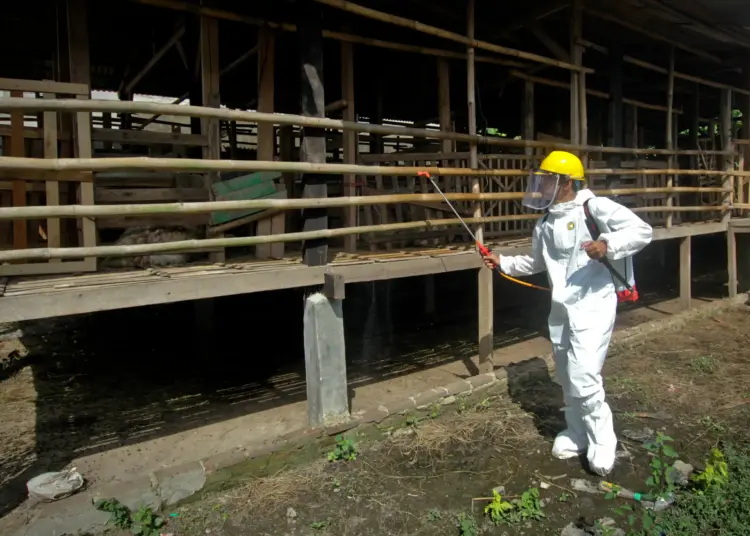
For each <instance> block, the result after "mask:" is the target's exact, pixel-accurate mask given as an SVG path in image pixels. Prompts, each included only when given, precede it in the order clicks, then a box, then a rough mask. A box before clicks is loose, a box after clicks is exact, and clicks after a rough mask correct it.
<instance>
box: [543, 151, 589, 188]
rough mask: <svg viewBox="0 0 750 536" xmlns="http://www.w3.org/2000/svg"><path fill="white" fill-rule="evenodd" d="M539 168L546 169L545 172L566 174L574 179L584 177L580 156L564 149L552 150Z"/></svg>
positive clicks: (578, 179) (580, 179)
mask: <svg viewBox="0 0 750 536" xmlns="http://www.w3.org/2000/svg"><path fill="white" fill-rule="evenodd" d="M539 170H540V171H546V172H547V173H557V174H559V175H567V176H568V177H570V178H571V179H573V180H576V181H582V180H583V179H584V171H583V164H582V163H581V160H580V158H578V157H577V156H576V155H574V154H573V153H568V152H565V151H552V152H551V153H550V154H548V155H547V158H545V159H544V161H543V162H542V164H541V165H540V166H539Z"/></svg>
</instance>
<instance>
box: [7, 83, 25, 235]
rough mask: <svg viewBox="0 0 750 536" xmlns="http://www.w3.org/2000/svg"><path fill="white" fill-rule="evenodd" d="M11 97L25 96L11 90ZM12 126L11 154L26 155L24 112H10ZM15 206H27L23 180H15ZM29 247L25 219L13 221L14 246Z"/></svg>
mask: <svg viewBox="0 0 750 536" xmlns="http://www.w3.org/2000/svg"><path fill="white" fill-rule="evenodd" d="M10 96H11V97H23V93H22V92H21V91H17V90H16V91H11V92H10ZM10 127H11V130H12V132H13V134H12V135H11V137H10V156H20V157H23V156H26V147H25V140H24V137H23V112H21V111H13V112H11V113H10ZM13 206H14V207H25V206H26V185H25V184H24V182H23V181H22V180H14V181H13ZM27 247H29V237H28V228H27V225H26V222H25V221H22V220H15V221H14V222H13V248H14V249H25V248H27Z"/></svg>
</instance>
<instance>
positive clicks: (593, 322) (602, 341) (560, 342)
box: [500, 189, 652, 476]
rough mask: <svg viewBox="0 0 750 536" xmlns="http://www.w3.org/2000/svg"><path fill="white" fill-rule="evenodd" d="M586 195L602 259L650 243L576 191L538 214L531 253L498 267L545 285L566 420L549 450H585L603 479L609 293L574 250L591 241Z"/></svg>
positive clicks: (609, 205) (613, 210)
mask: <svg viewBox="0 0 750 536" xmlns="http://www.w3.org/2000/svg"><path fill="white" fill-rule="evenodd" d="M587 199H592V201H590V202H589V204H588V207H589V211H590V212H591V215H592V216H593V218H594V220H595V221H596V223H597V225H598V227H599V230H600V231H601V235H600V236H599V240H602V241H605V242H607V254H606V256H607V258H608V259H610V260H617V259H622V258H625V257H628V256H631V255H634V254H635V253H637V252H639V251H640V250H642V249H643V248H644V247H646V246H647V245H648V244H649V242H651V235H652V229H651V226H649V225H648V224H647V223H645V222H644V221H643V220H641V219H640V218H639V217H638V216H636V215H635V214H634V213H633V212H632V211H631V210H629V209H628V208H626V207H624V206H622V205H620V204H618V203H616V202H614V201H612V200H610V199H607V198H605V197H595V196H594V194H593V193H592V192H591V190H588V189H584V190H581V191H580V192H578V194H577V196H576V198H575V199H574V200H573V201H568V202H565V203H558V204H556V205H552V206H551V207H550V208H549V214H548V216H547V218H546V220H545V219H544V218H540V219H539V221H538V222H537V225H536V226H535V228H534V231H533V235H532V240H531V255H517V256H512V257H505V256H502V257H501V258H500V268H501V270H502V271H503V272H505V273H506V274H508V275H510V276H516V277H519V276H527V275H531V274H535V273H538V272H542V271H544V270H545V269H546V270H547V276H548V278H549V282H550V287H551V289H552V306H551V310H550V314H549V331H550V340H551V341H552V350H553V352H554V358H555V368H556V377H557V381H558V382H559V383H560V384H561V386H562V389H563V397H564V400H565V408H564V412H565V421H566V424H567V429H566V430H565V431H563V432H561V433H560V434H559V435H558V436H557V438H556V439H555V443H554V445H553V447H552V454H553V455H554V456H556V457H558V458H561V459H566V458H571V457H574V456H578V455H579V454H581V453H583V452H587V457H588V461H589V466H590V468H591V470H592V471H594V472H596V473H597V474H600V475H602V476H603V475H605V474H607V473H608V472H609V471H610V470H611V469H612V467H613V466H614V462H615V454H616V449H617V438H616V436H615V432H614V428H613V423H612V411H611V410H610V408H609V405H608V404H607V403H606V402H605V400H604V384H603V382H602V376H601V372H602V366H603V365H604V359H605V357H606V356H607V347H608V346H609V341H610V338H611V336H612V329H613V327H614V323H615V314H616V312H617V296H616V293H615V285H614V283H613V280H612V275H611V274H610V273H609V271H608V270H607V268H606V267H605V266H604V265H603V264H602V263H601V262H599V261H595V260H593V259H591V258H590V257H589V256H588V254H587V253H586V251H585V250H584V249H583V248H582V247H581V244H583V243H584V242H586V241H589V240H591V235H590V233H589V231H588V228H587V227H586V218H585V215H584V210H583V203H584V201H586V200H587Z"/></svg>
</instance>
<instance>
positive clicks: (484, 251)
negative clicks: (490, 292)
mask: <svg viewBox="0 0 750 536" xmlns="http://www.w3.org/2000/svg"><path fill="white" fill-rule="evenodd" d="M417 176H419V177H425V178H426V179H429V181H430V182H431V183H432V186H433V187H434V188H435V191H436V192H437V193H439V194H440V195H441V196H442V197H443V199H444V200H445V202H446V203H447V204H448V206H449V207H450V209H451V210H452V211H453V213H454V214H455V215H456V217H457V218H458V220H459V221H460V222H461V225H463V226H464V229H466V232H467V233H469V236H470V237H471V238H472V240H474V243H475V244H476V245H477V249H478V250H479V253H480V254H481V255H482V256H483V257H487V256H488V255H490V253H492V250H490V248H488V247H487V246H485V245H484V244H482V243H481V242H480V241H479V240H478V239H477V237H476V235H475V234H474V233H473V232H472V230H471V229H470V228H469V226H468V225H467V224H466V221H464V219H463V218H462V217H461V214H459V213H458V211H457V210H456V207H454V206H453V203H451V202H450V201H449V200H448V198H447V197H445V194H444V193H443V191H442V190H441V189H440V187H439V186H438V185H437V183H436V182H435V180H434V179H433V178H432V176H431V175H430V174H429V173H428V172H427V171H420V172H418V173H417ZM493 271H495V272H497V273H498V274H500V275H501V276H502V277H504V278H505V279H507V280H508V281H513V282H514V283H517V284H519V285H523V286H525V287H529V288H535V289H538V290H547V291H548V290H549V289H548V288H546V287H540V286H538V285H534V284H533V283H527V282H526V281H521V280H520V279H516V278H515V277H511V276H509V275H508V274H506V273H503V271H502V270H501V269H500V266H498V265H497V264H496V265H495V266H494V267H493Z"/></svg>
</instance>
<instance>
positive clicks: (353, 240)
mask: <svg viewBox="0 0 750 536" xmlns="http://www.w3.org/2000/svg"><path fill="white" fill-rule="evenodd" d="M341 100H342V101H343V102H345V103H346V106H345V107H344V120H345V121H356V120H357V116H356V113H355V107H354V46H353V45H352V44H351V43H344V42H342V43H341ZM343 143H344V163H345V164H354V163H356V162H357V133H356V132H352V131H351V130H349V131H345V132H344V133H343ZM343 179H344V185H343V193H344V196H354V195H356V193H357V186H356V179H357V176H356V175H353V174H348V175H344V177H343ZM356 225H357V208H356V207H347V208H346V209H345V210H344V227H355V226H356ZM344 250H345V251H350V252H354V251H356V250H357V235H351V236H347V237H346V238H345V239H344Z"/></svg>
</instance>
